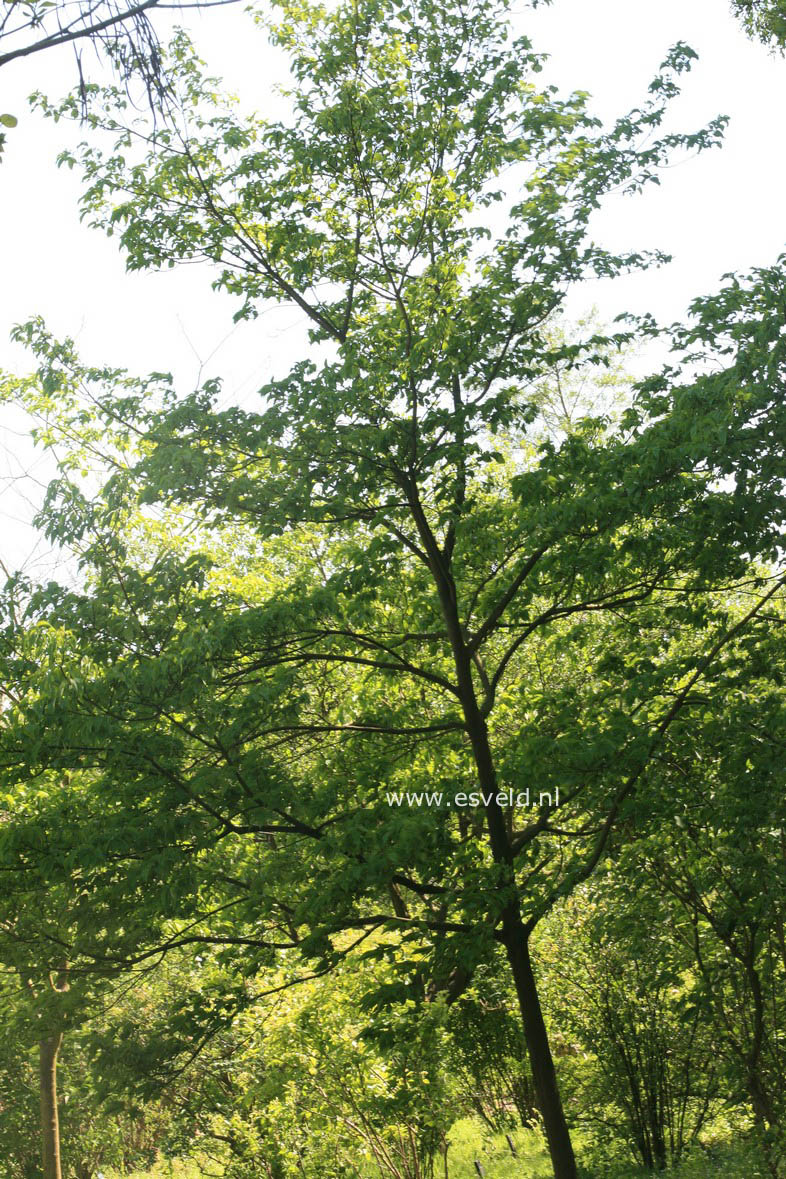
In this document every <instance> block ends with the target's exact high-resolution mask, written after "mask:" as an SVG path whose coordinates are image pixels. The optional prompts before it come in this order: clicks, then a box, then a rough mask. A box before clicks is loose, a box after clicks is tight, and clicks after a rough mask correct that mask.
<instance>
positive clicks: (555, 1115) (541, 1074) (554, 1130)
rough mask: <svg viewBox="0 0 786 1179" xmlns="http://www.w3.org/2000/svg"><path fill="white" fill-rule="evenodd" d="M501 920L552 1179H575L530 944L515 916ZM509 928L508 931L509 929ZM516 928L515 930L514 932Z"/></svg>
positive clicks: (568, 1136)
mask: <svg viewBox="0 0 786 1179" xmlns="http://www.w3.org/2000/svg"><path fill="white" fill-rule="evenodd" d="M503 920H504V935H505V950H506V952H507V956H508V962H509V963H510V969H511V972H512V974H513V981H514V983H515V985H516V995H517V996H518V1001H519V1009H520V1011H521V1019H522V1023H523V1025H524V1039H525V1040H526V1042H527V1053H528V1055H529V1062H530V1067H531V1069H532V1079H533V1081H534V1084H535V1093H536V1095H537V1100H538V1106H539V1108H540V1115H541V1117H542V1118H543V1129H544V1130H545V1132H546V1141H547V1142H548V1146H549V1154H550V1155H551V1165H552V1167H553V1168H554V1179H576V1157H575V1155H574V1153H573V1144H572V1142H571V1140H570V1131H569V1130H568V1124H567V1122H566V1121H565V1111H564V1110H563V1108H562V1099H561V1097H560V1092H559V1086H558V1085H557V1074H556V1072H555V1070H554V1061H553V1059H552V1055H551V1048H550V1046H549V1037H548V1032H547V1031H546V1024H545V1022H544V1019H543V1011H542V1008H541V1006H540V996H539V995H538V988H537V984H536V982H535V976H534V974H533V972H532V960H531V958H530V953H529V942H528V938H527V935H526V931H525V930H524V926H523V923H522V921H521V917H520V916H519V914H518V913H515V914H512V915H511V920H510V922H509V921H508V920H507V919H503ZM509 926H510V928H509ZM516 926H518V929H516Z"/></svg>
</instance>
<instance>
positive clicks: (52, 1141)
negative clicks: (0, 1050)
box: [38, 1033, 63, 1179]
mask: <svg viewBox="0 0 786 1179" xmlns="http://www.w3.org/2000/svg"><path fill="white" fill-rule="evenodd" d="M62 1039H63V1036H62V1033H59V1034H58V1035H56V1036H49V1037H48V1038H47V1039H46V1040H41V1042H40V1044H39V1045H38V1053H39V1066H40V1084H41V1159H42V1162H43V1168H44V1179H62V1171H61V1168H60V1126H59V1123H58V1117H57V1054H58V1052H59V1051H60V1044H61V1042H62Z"/></svg>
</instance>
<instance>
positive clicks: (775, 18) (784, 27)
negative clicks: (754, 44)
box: [733, 0, 786, 49]
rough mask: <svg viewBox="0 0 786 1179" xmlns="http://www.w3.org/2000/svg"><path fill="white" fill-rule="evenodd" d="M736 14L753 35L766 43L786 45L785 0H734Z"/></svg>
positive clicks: (750, 34) (746, 29)
mask: <svg viewBox="0 0 786 1179" xmlns="http://www.w3.org/2000/svg"><path fill="white" fill-rule="evenodd" d="M733 9H734V12H735V14H736V15H737V16H738V17H739V18H740V20H741V21H742V25H743V28H744V29H745V31H746V33H748V34H749V36H751V37H757V38H758V39H759V40H760V41H763V42H764V44H765V45H772V46H776V47H778V48H780V49H783V47H784V45H786V4H784V2H783V0H733Z"/></svg>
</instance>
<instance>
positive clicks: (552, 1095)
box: [464, 669, 576, 1179]
mask: <svg viewBox="0 0 786 1179" xmlns="http://www.w3.org/2000/svg"><path fill="white" fill-rule="evenodd" d="M467 670H469V669H467ZM464 715H465V718H466V720H467V729H468V732H469V737H470V741H471V742H472V748H473V753H474V755H475V764H476V766H477V769H478V778H479V782H480V786H481V789H482V790H483V793H484V794H485V796H486V798H487V799H488V800H489V801H488V802H487V803H486V825H487V829H488V833H489V842H490V844H491V850H492V854H493V856H494V860H495V862H496V863H497V864H500V865H503V866H504V868H505V869H506V871H505V875H504V878H503V880H502V881H501V887H502V888H503V889H504V890H505V891H506V893H508V894H510V893H514V895H513V897H512V898H511V899H510V900H508V901H506V902H505V905H504V908H503V909H502V913H501V917H502V937H503V942H504V946H505V951H506V954H507V958H508V962H509V964H510V969H511V973H512V975H513V982H514V985H515V987H516V996H517V998H518V1002H519V1010H520V1012H521V1020H522V1025H523V1028H524V1039H525V1041H526V1044H527V1054H528V1056H529V1062H530V1067H531V1069H532V1079H533V1082H534V1085H535V1094H536V1097H537V1103H538V1108H539V1110H540V1115H541V1117H542V1118H543V1129H544V1130H545V1133H546V1141H547V1142H548V1148H549V1154H550V1156H551V1165H552V1167H553V1169H554V1179H576V1156H575V1154H574V1153H573V1144H572V1142H571V1140H570V1131H569V1129H568V1123H567V1121H566V1120H565V1111H564V1110H563V1108H562V1098H561V1097H560V1091H559V1086H558V1084H557V1074H556V1071H555V1069H554V1060H553V1058H552V1055H551V1047H550V1045H549V1037H548V1032H547V1031H546V1024H545V1021H544V1019H543V1009H542V1007H541V1005H540V996H539V994H538V987H537V983H536V982H535V975H534V973H533V971H532V959H531V958H530V952H529V935H528V933H527V930H526V929H525V928H524V922H523V920H522V917H521V907H520V903H519V897H518V889H517V886H516V882H515V869H514V864H513V853H512V849H511V846H510V837H509V835H508V832H507V828H506V825H505V816H504V813H503V811H502V808H501V807H500V805H499V803H498V802H497V798H496V795H497V790H498V786H497V776H496V771H495V769H494V763H493V759H492V754H491V746H490V744H489V739H488V731H487V729H486V722H485V721H484V719H483V717H482V716H481V714H480V711H479V710H478V708H477V703H476V701H475V697H474V690H473V691H472V693H471V697H470V698H469V699H467V698H466V697H465V699H464Z"/></svg>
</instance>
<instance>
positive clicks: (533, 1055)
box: [406, 382, 576, 1179]
mask: <svg viewBox="0 0 786 1179" xmlns="http://www.w3.org/2000/svg"><path fill="white" fill-rule="evenodd" d="M454 404H455V405H456V408H457V412H458V408H459V404H460V401H459V394H458V385H457V383H456V382H454ZM461 441H462V437H461V430H460V429H459V436H457V442H461ZM459 477H460V481H461V480H463V477H464V476H463V473H462V472H459ZM406 492H407V497H408V500H409V506H410V509H411V511H412V517H413V520H414V522H415V525H416V527H417V529H418V532H419V534H420V538H421V541H422V543H423V547H424V550H425V552H426V555H427V559H428V564H429V569H430V571H431V574H432V576H433V578H434V583H435V586H436V589H437V593H438V596H439V601H440V607H441V610H442V616H443V618H444V619H445V625H446V628H447V633H448V639H449V641H450V646H451V649H452V652H453V660H454V665H455V668H456V680H457V687H458V690H459V699H460V700H461V708H462V712H463V713H464V721H465V725H466V731H467V736H468V737H469V740H470V744H471V746H472V756H473V760H474V762H475V768H476V770H477V775H478V785H479V786H480V788H481V790H482V792H483V794H484V796H485V799H488V801H484V806H485V811H486V828H487V831H488V836H489V844H490V846H491V852H492V855H493V857H494V862H495V864H498V865H499V866H500V868H501V869H502V875H501V879H500V882H499V888H500V891H501V893H502V895H503V896H504V897H505V899H504V901H503V903H502V908H501V912H500V918H501V920H502V938H503V942H504V945H505V950H506V952H507V957H508V962H509V963H510V969H511V972H512V974H513V982H514V985H515V987H516V995H517V997H518V1001H519V1008H520V1011H521V1019H522V1024H523V1029H524V1039H525V1041H526V1044H527V1053H528V1055H529V1061H530V1066H531V1068H532V1077H533V1081H534V1084H535V1095H536V1098H537V1102H538V1108H539V1109H540V1114H541V1117H542V1118H543V1128H544V1130H545V1132H546V1140H547V1142H548V1147H549V1154H550V1156H551V1165H552V1167H553V1170H554V1179H576V1157H575V1155H574V1153H573V1144H572V1143H571V1140H570V1131H569V1130H568V1124H567V1122H566V1120H565V1112H564V1110H563V1108H562V1099H561V1097H560V1092H559V1087H558V1085H557V1074H556V1072H555V1070H554V1061H553V1059H552V1056H551V1048H550V1047H549V1038H548V1033H547V1031H546V1024H545V1022H544V1019H543V1011H542V1008H541V1006H540V997H539V995H538V988H537V985H536V983H535V976H534V974H533V972H532V962H531V959H530V954H529V938H528V934H527V930H526V929H525V928H524V922H523V920H522V917H521V904H520V900H519V894H518V886H517V884H516V871H515V864H514V857H513V849H512V847H511V842H510V835H509V832H508V828H507V824H506V822H505V814H504V811H503V810H502V807H501V806H500V805H499V803H498V802H497V792H498V784H497V772H496V768H495V766H494V757H493V754H492V752H491V743H490V741H489V735H488V728H487V726H486V721H485V718H484V716H483V713H482V712H481V709H480V707H479V705H478V698H477V695H476V692H475V684H474V681H473V676H472V653H471V651H470V649H469V647H468V646H467V642H466V637H465V635H464V632H463V629H462V626H461V620H460V617H459V612H458V605H457V597H456V585H455V582H454V581H453V576H452V573H451V571H450V560H451V555H452V549H453V540H454V538H455V533H453V534H452V535H451V537H450V539H449V540H448V541H446V548H445V551H444V552H443V551H442V550H441V549H440V547H439V545H438V544H437V542H436V539H435V537H434V534H433V532H432V531H431V528H430V527H429V524H428V520H427V519H426V515H425V513H424V511H423V507H422V504H421V503H420V500H419V498H418V494H417V488H416V487H415V485H414V484H413V483H411V482H410V483H409V484H408V485H407V486H406ZM460 502H463V491H462V492H461V495H460Z"/></svg>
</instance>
